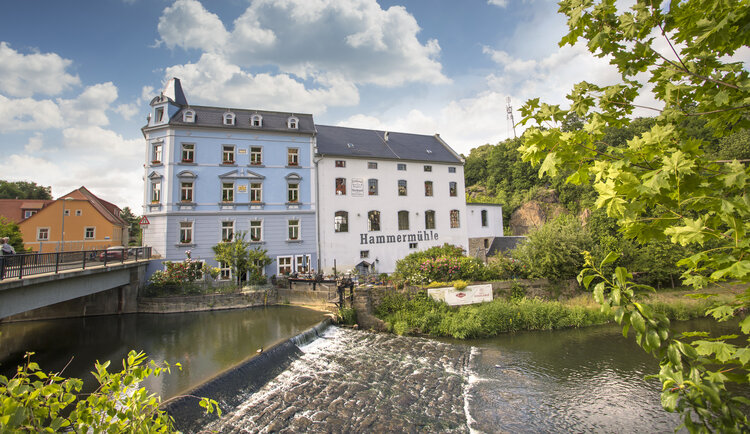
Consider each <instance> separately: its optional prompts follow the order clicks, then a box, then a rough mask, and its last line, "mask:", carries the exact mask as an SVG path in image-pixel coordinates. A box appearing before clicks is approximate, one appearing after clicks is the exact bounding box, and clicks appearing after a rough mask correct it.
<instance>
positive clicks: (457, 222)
mask: <svg viewBox="0 0 750 434" xmlns="http://www.w3.org/2000/svg"><path fill="white" fill-rule="evenodd" d="M460 226H461V219H460V218H459V215H458V210H457V209H452V210H451V228H457V227H460Z"/></svg>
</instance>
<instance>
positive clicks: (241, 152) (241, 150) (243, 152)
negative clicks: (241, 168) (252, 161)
mask: <svg viewBox="0 0 750 434" xmlns="http://www.w3.org/2000/svg"><path fill="white" fill-rule="evenodd" d="M237 153H238V154H247V149H242V148H240V149H238V150H237Z"/></svg>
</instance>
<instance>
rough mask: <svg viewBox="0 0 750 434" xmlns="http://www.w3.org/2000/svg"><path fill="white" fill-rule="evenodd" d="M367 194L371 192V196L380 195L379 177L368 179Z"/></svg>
mask: <svg viewBox="0 0 750 434" xmlns="http://www.w3.org/2000/svg"><path fill="white" fill-rule="evenodd" d="M367 194H369V195H370V196H377V195H378V180H377V179H368V180H367Z"/></svg>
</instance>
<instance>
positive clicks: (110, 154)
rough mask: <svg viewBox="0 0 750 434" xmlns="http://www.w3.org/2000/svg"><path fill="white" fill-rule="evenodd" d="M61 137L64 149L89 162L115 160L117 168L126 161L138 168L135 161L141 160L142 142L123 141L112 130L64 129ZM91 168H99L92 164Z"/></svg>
mask: <svg viewBox="0 0 750 434" xmlns="http://www.w3.org/2000/svg"><path fill="white" fill-rule="evenodd" d="M62 135H63V146H64V147H65V148H66V149H69V150H72V151H75V152H77V153H79V154H78V155H86V159H87V160H89V161H91V159H96V158H103V159H105V160H109V159H111V158H117V164H116V165H117V166H120V165H123V164H124V163H125V162H128V161H130V162H131V163H134V164H135V165H136V166H138V165H139V164H138V163H137V161H140V160H141V159H142V158H143V155H142V154H143V153H142V148H143V146H144V142H143V140H141V139H125V138H123V137H122V136H121V135H120V134H117V133H115V132H114V131H112V130H108V129H104V128H101V127H98V126H89V127H84V128H77V127H71V128H66V129H64V130H63V131H62ZM109 166H111V164H107V165H105V167H109ZM92 167H95V168H97V169H99V168H100V167H96V165H94V164H92Z"/></svg>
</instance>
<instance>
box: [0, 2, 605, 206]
mask: <svg viewBox="0 0 750 434" xmlns="http://www.w3.org/2000/svg"><path fill="white" fill-rule="evenodd" d="M0 2H1V4H2V11H3V13H2V14H0V158H1V160H0V161H1V162H0V164H2V168H1V169H0V179H4V180H8V181H33V182H36V183H37V184H40V185H44V186H51V187H52V195H53V196H54V197H59V196H61V195H64V194H66V193H68V192H69V191H71V190H73V189H76V188H78V187H80V186H82V185H83V186H86V187H87V188H88V189H90V190H91V191H92V192H94V194H96V195H98V196H100V197H101V198H103V199H105V200H108V201H110V202H113V203H115V204H117V205H118V206H120V207H121V208H122V207H125V206H128V207H130V208H131V209H132V210H133V211H134V213H135V214H137V215H140V214H142V202H143V176H144V169H143V164H144V163H145V155H146V154H145V149H146V143H145V141H144V139H143V135H142V133H141V130H140V129H141V127H142V126H143V125H144V124H145V120H146V116H147V114H148V112H149V106H148V103H149V101H150V100H151V98H153V97H154V96H157V95H158V94H159V92H160V91H161V90H162V89H163V87H164V84H165V83H166V81H167V80H168V79H169V78H171V77H178V78H180V79H181V81H182V86H183V89H184V91H185V94H186V96H187V100H188V102H189V103H191V104H195V105H211V106H220V107H233V108H245V109H260V110H281V111H290V112H297V113H311V114H313V116H314V120H315V122H316V123H317V124H324V125H341V126H349V127H360V128H376V129H387V130H390V131H401V132H412V133H419V134H430V135H432V134H435V133H439V134H440V136H441V137H442V138H443V139H444V140H445V141H446V142H447V143H448V144H449V145H450V146H451V147H452V148H453V149H454V150H456V151H457V152H459V153H463V154H465V155H468V153H469V152H470V150H471V149H472V148H475V147H477V146H481V145H484V144H486V143H497V142H499V141H502V140H505V139H507V138H509V137H512V135H513V131H512V130H511V128H509V123H508V121H507V119H506V98H508V97H510V99H511V104H512V106H513V109H514V116H515V119H516V121H518V120H519V119H520V115H519V113H518V108H519V107H520V106H521V105H522V104H523V102H525V101H526V100H527V99H529V98H536V97H539V98H541V99H542V101H545V102H549V103H554V104H563V105H565V104H564V103H565V95H566V94H567V93H568V92H569V91H570V90H571V89H572V87H573V84H574V83H576V82H578V81H581V80H587V81H591V82H594V83H597V84H612V83H614V82H616V81H617V78H618V75H617V73H616V71H615V69H614V68H613V67H611V66H610V65H609V64H608V62H607V60H606V59H600V58H597V57H594V56H593V55H591V54H590V53H588V52H587V51H586V49H585V47H584V46H582V45H576V46H572V47H571V46H565V47H559V46H558V41H559V40H560V38H561V37H562V36H563V35H564V34H565V31H566V24H565V18H564V16H562V15H559V14H557V5H556V2H554V1H550V0H489V1H488V0H465V1H456V0H401V1H398V0H382V1H376V0H252V1H251V0H212V1H208V0H202V1H200V0H97V1H85V2H84V1H77V0H76V1H73V0H71V1H52V0H49V1H41V0H39V1H18V0H0ZM518 132H520V129H519V130H518Z"/></svg>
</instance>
